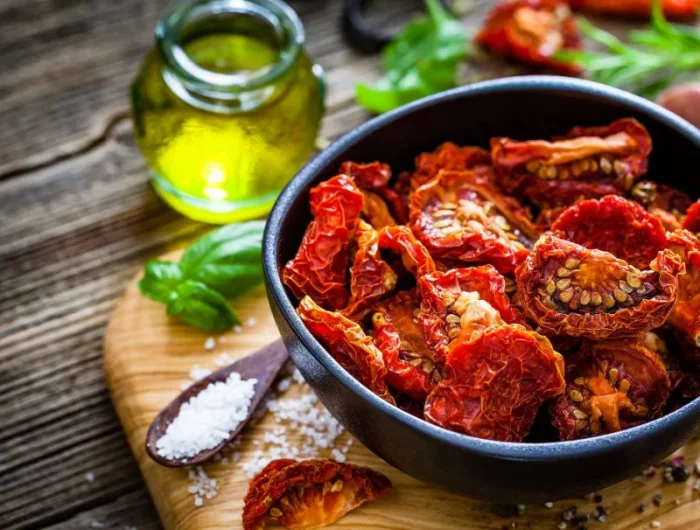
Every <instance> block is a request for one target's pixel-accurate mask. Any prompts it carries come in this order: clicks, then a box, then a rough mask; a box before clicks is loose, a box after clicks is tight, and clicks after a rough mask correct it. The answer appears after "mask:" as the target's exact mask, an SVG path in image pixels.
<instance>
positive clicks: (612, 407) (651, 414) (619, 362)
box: [550, 339, 670, 440]
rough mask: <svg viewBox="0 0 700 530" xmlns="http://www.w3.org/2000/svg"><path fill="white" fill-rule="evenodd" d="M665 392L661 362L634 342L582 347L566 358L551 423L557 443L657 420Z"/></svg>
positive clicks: (664, 379)
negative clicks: (562, 388) (556, 432)
mask: <svg viewBox="0 0 700 530" xmlns="http://www.w3.org/2000/svg"><path fill="white" fill-rule="evenodd" d="M669 390H670V383H669V380H668V376H667V375H666V369H665V368H664V365H663V363H662V362H661V359H660V358H659V356H658V355H656V354H655V353H654V352H652V351H650V350H648V349H647V348H645V347H644V345H643V344H641V343H640V342H639V340H638V339H628V340H621V341H600V342H592V341H589V342H585V343H583V344H582V347H581V350H580V351H579V352H578V353H576V354H574V355H568V356H567V357H566V391H565V392H564V394H562V395H561V396H559V397H558V398H557V399H556V401H554V403H552V405H551V409H550V411H551V415H552V423H553V424H554V426H555V427H556V428H557V429H558V430H559V435H560V437H561V439H562V440H575V439H578V438H588V437H590V436H596V435H599V434H605V433H611V432H617V431H620V430H623V429H627V428H629V427H633V426H635V425H639V424H640V423H645V422H647V421H649V420H652V419H654V418H656V417H658V416H659V415H660V414H661V411H662V409H663V406H664V404H665V403H666V400H667V399H668V395H669Z"/></svg>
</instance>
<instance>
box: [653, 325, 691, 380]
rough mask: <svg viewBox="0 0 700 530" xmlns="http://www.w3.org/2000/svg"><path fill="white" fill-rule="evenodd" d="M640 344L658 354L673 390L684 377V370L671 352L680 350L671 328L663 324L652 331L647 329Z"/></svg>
mask: <svg viewBox="0 0 700 530" xmlns="http://www.w3.org/2000/svg"><path fill="white" fill-rule="evenodd" d="M642 344H643V345H644V347H645V348H647V349H648V350H650V351H652V352H654V353H655V354H656V355H658V356H659V359H661V362H662V363H663V365H664V367H665V368H666V374H667V375H668V380H669V382H670V385H671V391H673V390H675V389H676V388H677V387H678V386H679V385H681V384H682V383H683V381H684V380H685V379H686V376H687V374H686V372H685V371H684V370H683V367H681V363H680V361H679V359H678V357H676V356H675V355H674V354H673V353H672V352H671V349H672V348H673V349H674V351H680V350H681V348H682V346H681V345H680V344H678V342H677V341H676V340H675V337H674V333H673V329H672V328H671V327H670V326H663V327H661V328H658V329H655V330H653V331H647V332H646V333H645V334H644V336H643V337H642Z"/></svg>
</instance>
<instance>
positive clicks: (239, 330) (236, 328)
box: [233, 324, 243, 333]
mask: <svg viewBox="0 0 700 530" xmlns="http://www.w3.org/2000/svg"><path fill="white" fill-rule="evenodd" d="M241 331H243V328H242V327H241V326H239V325H238V324H236V325H235V326H233V332H234V333H240V332H241Z"/></svg>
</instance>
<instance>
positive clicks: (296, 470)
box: [243, 458, 391, 530]
mask: <svg viewBox="0 0 700 530" xmlns="http://www.w3.org/2000/svg"><path fill="white" fill-rule="evenodd" d="M390 490H391V481H390V480H389V479H388V478H387V477H385V476H384V475H382V474H381V473H379V472H377V471H374V470H372V469H370V468H367V467H360V466H356V465H353V464H345V463H340V462H336V461H335V460H304V461H301V462H297V461H295V460H292V459H289V458H285V459H279V460H273V461H272V462H270V463H269V464H268V465H267V466H266V467H265V468H264V469H263V470H262V471H261V472H260V473H258V474H257V475H256V476H255V477H253V479H252V480H251V481H250V484H249V485H248V492H247V493H246V496H245V498H244V499H243V528H244V530H262V529H263V528H265V523H266V521H268V520H271V521H275V522H277V523H280V524H282V525H283V526H285V527H286V528H290V529H294V530H303V529H306V528H309V529H310V528H319V527H322V526H327V525H330V524H333V523H335V522H336V521H337V520H338V519H340V518H341V517H343V516H344V515H345V514H347V513H348V512H349V511H350V510H353V509H355V508H357V507H358V506H360V505H361V504H364V503H365V502H368V501H372V500H374V499H376V498H377V497H379V496H380V495H383V494H385V493H387V492H389V491H390Z"/></svg>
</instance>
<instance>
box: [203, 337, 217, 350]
mask: <svg viewBox="0 0 700 530" xmlns="http://www.w3.org/2000/svg"><path fill="white" fill-rule="evenodd" d="M214 348H216V339H215V338H214V337H209V338H208V339H207V340H206V341H205V342H204V349H205V350H207V351H211V350H213V349H214Z"/></svg>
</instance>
